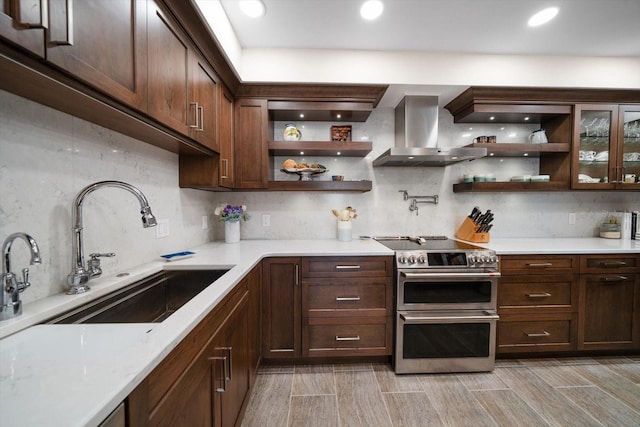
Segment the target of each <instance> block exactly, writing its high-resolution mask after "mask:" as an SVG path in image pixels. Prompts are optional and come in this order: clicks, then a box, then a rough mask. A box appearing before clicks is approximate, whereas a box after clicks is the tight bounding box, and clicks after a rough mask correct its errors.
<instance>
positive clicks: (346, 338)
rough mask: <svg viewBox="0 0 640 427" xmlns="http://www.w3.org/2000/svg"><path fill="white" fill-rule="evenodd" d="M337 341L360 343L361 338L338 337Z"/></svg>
mask: <svg viewBox="0 0 640 427" xmlns="http://www.w3.org/2000/svg"><path fill="white" fill-rule="evenodd" d="M336 341H360V336H359V335H356V336H355V337H339V336H338V335H336Z"/></svg>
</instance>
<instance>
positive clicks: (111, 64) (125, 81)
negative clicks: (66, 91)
mask: <svg viewBox="0 0 640 427" xmlns="http://www.w3.org/2000/svg"><path fill="white" fill-rule="evenodd" d="M43 1H44V0H43ZM48 3H49V17H50V18H49V31H48V35H47V41H46V47H47V50H46V57H47V60H48V61H49V62H51V63H53V64H55V65H56V66H58V67H60V68H61V69H63V70H65V71H67V72H69V73H71V74H72V75H73V76H75V77H76V78H78V79H80V80H83V81H84V82H86V83H88V84H89V85H91V86H93V87H94V88H96V89H98V90H100V91H102V92H104V93H106V94H108V95H109V96H112V97H114V98H116V99H118V100H119V101H122V102H124V103H125V104H127V105H129V106H131V107H134V108H136V109H138V110H142V111H144V110H146V108H147V91H146V89H147V83H146V78H147V74H146V65H147V58H146V52H147V47H146V30H147V28H146V22H147V16H146V9H147V1H145V0H112V1H108V2H107V1H101V2H96V1H66V0H49V1H48ZM149 4H152V3H151V2H150V3H149Z"/></svg>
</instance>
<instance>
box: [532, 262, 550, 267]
mask: <svg viewBox="0 0 640 427" xmlns="http://www.w3.org/2000/svg"><path fill="white" fill-rule="evenodd" d="M526 266H527V267H534V268H547V267H553V264H552V263H550V262H532V263H528V264H526Z"/></svg>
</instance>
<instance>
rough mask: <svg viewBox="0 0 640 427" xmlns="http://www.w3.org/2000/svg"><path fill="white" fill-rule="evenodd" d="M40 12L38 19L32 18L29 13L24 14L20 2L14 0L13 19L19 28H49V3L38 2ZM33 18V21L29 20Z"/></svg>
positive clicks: (44, 1) (43, 0)
mask: <svg viewBox="0 0 640 427" xmlns="http://www.w3.org/2000/svg"><path fill="white" fill-rule="evenodd" d="M39 3H40V12H39V15H40V16H38V17H36V16H32V14H30V13H24V12H23V9H24V8H23V7H22V2H21V1H19V0H14V1H13V4H14V7H15V9H14V10H15V13H14V14H15V16H14V17H13V18H14V19H15V20H16V22H18V24H20V26H22V27H24V28H44V29H46V28H48V27H49V1H48V0H39ZM30 18H35V19H30Z"/></svg>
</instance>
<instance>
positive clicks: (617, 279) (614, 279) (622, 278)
mask: <svg viewBox="0 0 640 427" xmlns="http://www.w3.org/2000/svg"><path fill="white" fill-rule="evenodd" d="M625 280H627V277H625V276H617V277H603V278H602V281H603V282H624V281H625Z"/></svg>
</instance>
